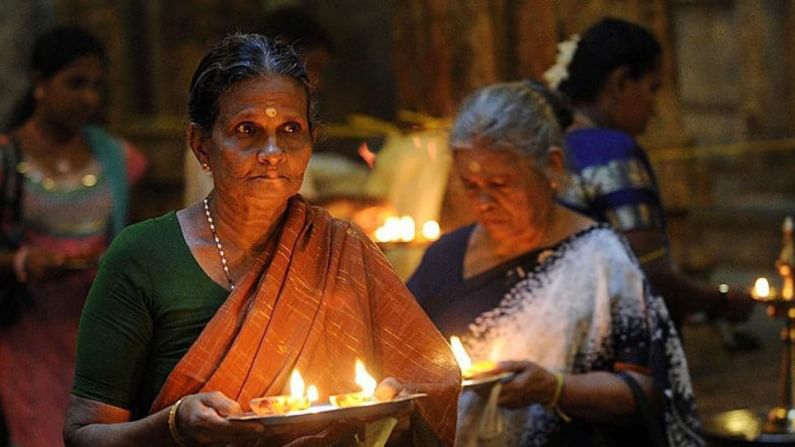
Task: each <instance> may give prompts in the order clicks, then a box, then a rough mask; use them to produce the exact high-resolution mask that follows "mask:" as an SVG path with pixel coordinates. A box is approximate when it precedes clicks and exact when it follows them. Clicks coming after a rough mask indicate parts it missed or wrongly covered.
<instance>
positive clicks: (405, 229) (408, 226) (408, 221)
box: [400, 216, 416, 242]
mask: <svg viewBox="0 0 795 447" xmlns="http://www.w3.org/2000/svg"><path fill="white" fill-rule="evenodd" d="M415 233H416V229H415V228H414V219H412V218H411V216H403V217H401V218H400V240H401V241H403V242H411V241H412V240H414V234H415Z"/></svg>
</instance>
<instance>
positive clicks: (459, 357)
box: [450, 335, 497, 379]
mask: <svg viewBox="0 0 795 447" xmlns="http://www.w3.org/2000/svg"><path fill="white" fill-rule="evenodd" d="M450 347H451V348H452V349H453V355H454V356H455V360H456V362H458V367H459V368H461V375H462V376H463V377H464V378H465V379H471V378H472V377H474V376H477V375H479V374H483V373H485V372H488V371H491V370H493V369H495V368H497V364H496V363H494V362H492V361H490V360H484V361H482V362H477V363H474V364H473V363H472V359H471V358H470V357H469V354H467V351H466V349H464V345H463V343H461V339H460V338H458V337H456V336H455V335H453V336H452V337H450Z"/></svg>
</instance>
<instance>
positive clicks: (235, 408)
mask: <svg viewBox="0 0 795 447" xmlns="http://www.w3.org/2000/svg"><path fill="white" fill-rule="evenodd" d="M239 413H241V408H240V404H238V403H237V402H235V401H234V400H232V399H229V398H228V397H226V396H224V394H223V393H221V392H219V391H214V392H210V393H202V394H194V395H190V396H186V397H185V398H184V399H183V400H182V403H181V404H180V405H179V408H178V411H177V416H176V428H177V433H179V435H180V436H181V437H182V438H183V439H184V440H185V441H186V442H187V443H188V444H189V445H208V444H210V445H213V444H225V443H236V442H240V441H245V440H252V439H256V438H261V437H262V436H263V435H264V434H265V427H264V426H263V425H262V424H260V423H258V422H247V421H230V420H228V419H227V418H226V417H227V416H230V415H234V414H239Z"/></svg>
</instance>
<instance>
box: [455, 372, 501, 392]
mask: <svg viewBox="0 0 795 447" xmlns="http://www.w3.org/2000/svg"><path fill="white" fill-rule="evenodd" d="M513 376H514V373H512V372H504V373H500V374H497V375H494V376H486V377H478V378H476V379H466V380H464V381H463V382H461V387H462V388H463V389H465V390H472V389H478V388H485V387H490V386H492V385H494V384H496V383H497V382H507V381H508V379H510V378H512V377H513Z"/></svg>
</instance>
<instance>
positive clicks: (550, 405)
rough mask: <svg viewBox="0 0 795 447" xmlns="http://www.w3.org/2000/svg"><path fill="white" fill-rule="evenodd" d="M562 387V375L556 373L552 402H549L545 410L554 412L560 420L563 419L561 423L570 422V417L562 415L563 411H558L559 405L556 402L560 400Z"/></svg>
mask: <svg viewBox="0 0 795 447" xmlns="http://www.w3.org/2000/svg"><path fill="white" fill-rule="evenodd" d="M563 385H564V379H563V373H561V372H556V373H555V394H553V395H552V400H551V401H549V403H548V404H547V408H550V409H552V410H554V411H555V413H557V414H558V416H560V418H561V419H563V422H571V416H569V415H568V414H566V413H564V412H563V410H561V409H560V405H559V402H558V401H559V400H560V396H562V395H563Z"/></svg>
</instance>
